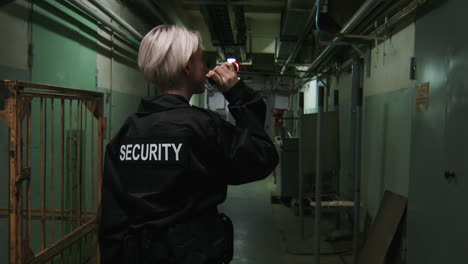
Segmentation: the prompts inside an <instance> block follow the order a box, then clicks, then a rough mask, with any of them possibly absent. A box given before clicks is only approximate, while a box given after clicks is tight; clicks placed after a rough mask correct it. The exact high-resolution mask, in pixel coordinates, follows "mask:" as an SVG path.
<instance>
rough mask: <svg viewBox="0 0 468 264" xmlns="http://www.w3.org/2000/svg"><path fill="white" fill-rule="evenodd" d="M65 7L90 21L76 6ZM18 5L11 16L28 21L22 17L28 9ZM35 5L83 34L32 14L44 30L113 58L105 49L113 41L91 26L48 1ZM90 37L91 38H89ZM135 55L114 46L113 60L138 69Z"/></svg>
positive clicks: (42, 15) (52, 20)
mask: <svg viewBox="0 0 468 264" xmlns="http://www.w3.org/2000/svg"><path fill="white" fill-rule="evenodd" d="M60 4H62V5H64V6H66V7H67V8H68V9H70V10H71V11H72V12H74V13H76V14H78V15H80V16H82V17H84V18H85V19H88V15H86V14H85V13H83V12H82V11H81V10H79V9H77V8H75V7H74V6H71V5H70V4H67V3H65V2H64V3H60ZM15 5H17V8H14V9H12V12H10V13H9V14H10V15H12V16H15V17H17V18H18V19H27V18H26V17H24V16H22V14H24V13H25V11H28V10H25V9H26V7H24V6H21V5H19V4H15ZM34 5H36V6H39V7H41V8H43V9H44V10H46V11H47V12H49V13H50V14H52V15H54V16H55V17H58V18H60V19H62V20H64V21H67V22H68V23H70V24H71V25H72V26H74V27H76V28H78V29H80V30H81V31H82V32H83V33H84V34H83V33H81V32H79V31H76V30H74V29H73V28H70V27H68V26H67V25H65V24H63V23H60V22H59V21H57V20H54V19H52V18H51V17H48V16H46V15H44V14H43V13H41V12H37V11H35V12H34V13H33V14H32V19H31V20H32V22H33V23H35V24H36V25H40V26H42V27H44V28H47V29H49V30H51V31H53V32H55V33H57V34H59V35H61V36H64V37H66V38H68V39H72V40H76V42H77V43H79V44H80V45H82V46H85V47H87V48H89V49H91V50H94V51H96V52H97V53H99V54H102V55H103V56H106V57H108V58H110V57H111V51H110V50H109V49H106V48H105V47H110V46H111V44H112V43H111V41H110V40H109V39H107V38H105V37H103V36H101V35H99V33H98V32H97V31H96V30H94V29H92V28H90V27H89V26H87V25H85V24H84V23H82V22H80V21H79V20H78V19H76V18H74V17H73V16H71V15H69V14H67V13H65V12H64V11H62V10H60V9H59V8H57V7H55V6H53V5H52V4H50V3H48V2H46V1H36V2H35V3H34ZM91 21H92V23H94V21H93V20H91ZM88 36H89V37H88ZM96 40H97V41H99V42H100V43H103V44H104V46H105V47H103V46H100V45H98V43H97V41H96ZM134 57H135V55H134V54H133V53H131V52H129V51H128V50H126V49H124V48H122V47H119V46H117V45H114V54H113V58H114V59H115V60H116V61H118V62H120V63H122V64H125V65H127V66H129V67H132V68H136V69H138V65H137V63H136V58H134Z"/></svg>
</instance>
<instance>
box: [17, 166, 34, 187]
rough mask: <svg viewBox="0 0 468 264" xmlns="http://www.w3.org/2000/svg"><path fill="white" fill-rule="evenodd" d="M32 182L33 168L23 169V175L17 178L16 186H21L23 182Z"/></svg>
mask: <svg viewBox="0 0 468 264" xmlns="http://www.w3.org/2000/svg"><path fill="white" fill-rule="evenodd" d="M30 180H31V168H23V169H21V173H20V174H19V175H18V178H16V185H20V184H21V183H23V181H30Z"/></svg>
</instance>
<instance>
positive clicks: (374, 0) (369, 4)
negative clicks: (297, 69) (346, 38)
mask: <svg viewBox="0 0 468 264" xmlns="http://www.w3.org/2000/svg"><path fill="white" fill-rule="evenodd" d="M383 1H384V0H367V1H366V2H364V4H362V6H361V7H360V8H359V9H358V11H356V13H355V14H354V15H353V17H351V19H350V20H349V21H348V23H346V25H345V26H344V27H343V29H342V30H341V31H340V33H341V34H349V33H350V32H351V31H352V30H353V29H354V28H355V27H356V26H357V25H358V24H359V23H360V22H361V21H362V20H363V19H364V18H365V17H366V16H367V15H368V14H369V13H370V12H371V11H372V10H373V9H374V8H375V7H376V6H377V5H378V4H380V3H381V2H383ZM339 41H341V38H339V37H335V38H334V39H333V41H332V44H331V45H329V46H327V47H326V48H325V49H324V50H323V51H322V52H321V53H320V55H319V56H318V57H317V58H316V59H315V60H314V61H313V62H312V63H311V65H310V66H309V67H308V68H307V71H311V70H315V68H317V66H319V65H320V63H321V62H322V61H323V60H324V59H325V58H326V57H327V56H328V55H330V53H331V52H332V51H333V50H334V49H335V46H334V45H333V43H334V42H335V43H337V42H339Z"/></svg>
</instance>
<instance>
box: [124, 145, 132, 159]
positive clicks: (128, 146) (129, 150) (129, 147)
mask: <svg viewBox="0 0 468 264" xmlns="http://www.w3.org/2000/svg"><path fill="white" fill-rule="evenodd" d="M132 147H133V145H131V144H127V153H126V158H125V160H132V157H131V155H130V153H132Z"/></svg>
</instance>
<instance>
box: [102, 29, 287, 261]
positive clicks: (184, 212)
mask: <svg viewBox="0 0 468 264" xmlns="http://www.w3.org/2000/svg"><path fill="white" fill-rule="evenodd" d="M199 41H200V37H199V35H198V33H197V32H194V31H190V30H188V29H186V28H183V27H180V26H166V25H162V26H158V27H156V28H154V29H152V30H151V31H150V32H149V33H148V34H147V35H146V36H145V37H144V39H143V40H142V43H141V46H140V51H139V57H138V63H139V67H140V68H141V69H142V71H143V73H144V75H145V78H146V79H147V80H148V81H151V82H153V83H155V84H156V85H157V87H159V89H160V91H161V95H159V96H156V97H147V98H143V99H142V100H141V104H140V106H139V109H138V112H137V113H135V114H133V115H132V116H130V117H129V118H128V119H127V120H126V121H125V123H124V124H123V126H122V128H121V129H120V131H119V132H118V133H117V135H116V136H115V138H113V139H112V141H111V142H109V144H108V145H107V148H106V155H105V166H104V175H103V183H102V201H101V217H100V226H99V241H100V252H101V262H102V263H104V264H107V263H112V264H114V263H158V264H166V263H183V264H189V263H190V264H208V263H209V264H219V263H229V262H230V261H231V259H232V254H233V228H232V223H231V222H230V220H229V218H228V217H227V216H225V215H223V214H219V213H218V211H217V205H219V204H221V203H223V202H224V201H225V199H226V193H227V185H229V184H231V185H239V184H243V183H248V182H252V181H257V180H262V179H264V178H265V177H267V176H268V175H269V174H270V173H271V171H272V170H273V169H274V168H275V167H276V165H277V163H278V155H277V153H276V150H275V147H274V145H273V143H272V142H271V140H270V138H269V136H268V135H267V134H266V133H265V130H264V122H265V114H266V110H265V109H266V107H265V103H264V101H263V99H262V97H261V96H260V94H259V93H258V92H255V91H253V90H252V89H250V88H248V87H247V86H246V85H245V84H244V83H243V82H242V80H239V79H238V77H237V73H236V71H235V69H234V67H233V65H232V64H231V63H225V64H223V65H221V66H218V67H216V68H214V69H213V70H211V71H209V72H208V73H207V74H206V70H205V66H204V62H203V52H202V50H201V49H200V47H199ZM206 78H212V79H213V80H214V81H215V82H216V83H217V84H218V87H219V90H220V91H221V92H222V93H223V95H224V97H225V98H226V99H227V101H228V102H229V110H230V112H231V114H232V115H233V116H234V118H235V119H236V125H235V126H233V125H231V124H230V123H228V122H226V121H225V120H223V119H222V118H220V116H219V115H218V114H216V113H214V112H211V111H209V110H205V109H201V108H197V107H194V106H190V104H189V100H190V97H191V96H192V95H193V94H197V93H202V92H203V91H204V84H205V81H206Z"/></svg>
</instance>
